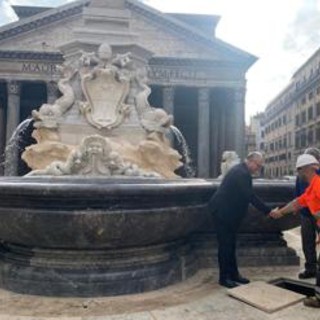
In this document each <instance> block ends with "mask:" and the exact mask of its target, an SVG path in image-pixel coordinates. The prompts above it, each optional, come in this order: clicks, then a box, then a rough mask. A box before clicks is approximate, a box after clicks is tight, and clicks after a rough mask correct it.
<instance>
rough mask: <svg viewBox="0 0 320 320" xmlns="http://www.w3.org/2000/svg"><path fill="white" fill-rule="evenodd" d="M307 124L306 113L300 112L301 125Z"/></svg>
mask: <svg viewBox="0 0 320 320" xmlns="http://www.w3.org/2000/svg"><path fill="white" fill-rule="evenodd" d="M306 122H307V113H306V112H305V111H302V112H301V124H304V123H306Z"/></svg>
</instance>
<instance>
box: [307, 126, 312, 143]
mask: <svg viewBox="0 0 320 320" xmlns="http://www.w3.org/2000/svg"><path fill="white" fill-rule="evenodd" d="M308 144H309V145H310V144H313V129H310V130H309V131H308Z"/></svg>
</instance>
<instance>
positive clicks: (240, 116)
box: [234, 87, 246, 159]
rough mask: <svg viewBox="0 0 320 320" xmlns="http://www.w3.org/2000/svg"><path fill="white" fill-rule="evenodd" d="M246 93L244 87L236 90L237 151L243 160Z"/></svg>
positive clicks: (235, 137) (235, 122)
mask: <svg viewBox="0 0 320 320" xmlns="http://www.w3.org/2000/svg"><path fill="white" fill-rule="evenodd" d="M245 92H246V89H245V88H243V87H239V88H236V89H234V125H235V126H234V128H235V131H234V135H235V136H234V141H235V151H236V152H237V154H238V155H239V157H240V158H242V159H243V158H244V156H245V154H244V153H245V143H244V141H245V109H244V108H245Z"/></svg>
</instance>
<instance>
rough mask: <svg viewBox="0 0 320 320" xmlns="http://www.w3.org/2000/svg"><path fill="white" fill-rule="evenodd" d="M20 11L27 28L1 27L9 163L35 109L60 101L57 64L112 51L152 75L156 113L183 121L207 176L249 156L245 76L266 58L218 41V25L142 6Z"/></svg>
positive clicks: (2, 133) (2, 130) (3, 127)
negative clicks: (230, 157)
mask: <svg viewBox="0 0 320 320" xmlns="http://www.w3.org/2000/svg"><path fill="white" fill-rule="evenodd" d="M13 8H14V10H15V12H16V14H17V15H18V17H19V20H18V21H17V22H14V23H10V24H8V25H5V26H3V27H1V28H0V154H4V151H5V148H6V145H7V143H8V141H9V140H10V137H11V136H12V133H13V132H14V130H15V128H16V127H17V126H18V124H19V123H20V122H22V121H23V120H24V119H26V118H27V117H29V116H30V114H31V111H32V110H33V109H38V108H39V107H40V106H41V105H42V104H43V103H45V102H49V103H52V102H53V101H54V100H55V99H57V98H58V97H59V91H58V90H57V86H56V81H57V79H58V76H59V73H58V68H57V65H59V64H61V63H62V62H63V61H68V59H70V58H71V57H72V58H74V57H75V56H77V55H79V54H80V52H81V51H86V52H95V51H96V50H97V48H98V47H99V45H100V44H101V43H104V42H107V43H109V44H110V45H111V46H112V49H113V52H114V53H124V52H128V51H130V52H131V53H132V55H133V57H134V59H135V62H136V63H137V64H141V65H146V66H147V68H148V75H149V84H150V87H151V89H152V93H151V95H150V97H149V100H150V104H151V105H152V106H154V107H161V108H164V109H165V110H166V111H167V112H169V113H170V114H172V115H174V122H175V126H176V127H178V128H179V129H180V130H181V131H182V133H183V135H184V136H185V138H186V141H187V143H188V145H189V148H190V152H191V158H192V160H193V165H194V167H195V168H196V172H197V176H198V177H204V178H209V177H216V176H217V175H218V174H219V167H220V161H221V155H222V152H223V151H224V150H236V151H237V153H238V154H239V155H240V156H243V155H244V154H243V153H244V135H245V111H244V105H245V93H246V79H245V74H246V72H247V70H248V68H249V67H250V66H251V65H252V64H253V63H254V62H255V61H256V58H255V57H254V56H253V55H251V54H249V53H247V52H244V51H242V50H240V49H238V48H236V47H234V46H232V45H230V44H228V43H225V42H223V41H222V40H220V39H218V38H216V36H215V29H216V26H217V24H218V22H219V19H220V18H219V17H218V16H211V15H195V14H168V13H162V12H159V11H157V10H155V9H153V8H151V7H149V6H147V5H145V4H143V3H141V2H140V1H136V0H117V1H113V0H91V1H90V0H79V1H74V2H72V3H69V4H67V5H64V6H61V7H57V8H44V7H23V6H14V7H13ZM1 174H3V168H1Z"/></svg>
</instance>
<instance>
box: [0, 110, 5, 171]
mask: <svg viewBox="0 0 320 320" xmlns="http://www.w3.org/2000/svg"><path fill="white" fill-rule="evenodd" d="M5 123H6V122H5V110H4V105H0V176H2V175H3V173H4V167H3V162H4V151H5V138H6V127H5Z"/></svg>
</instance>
